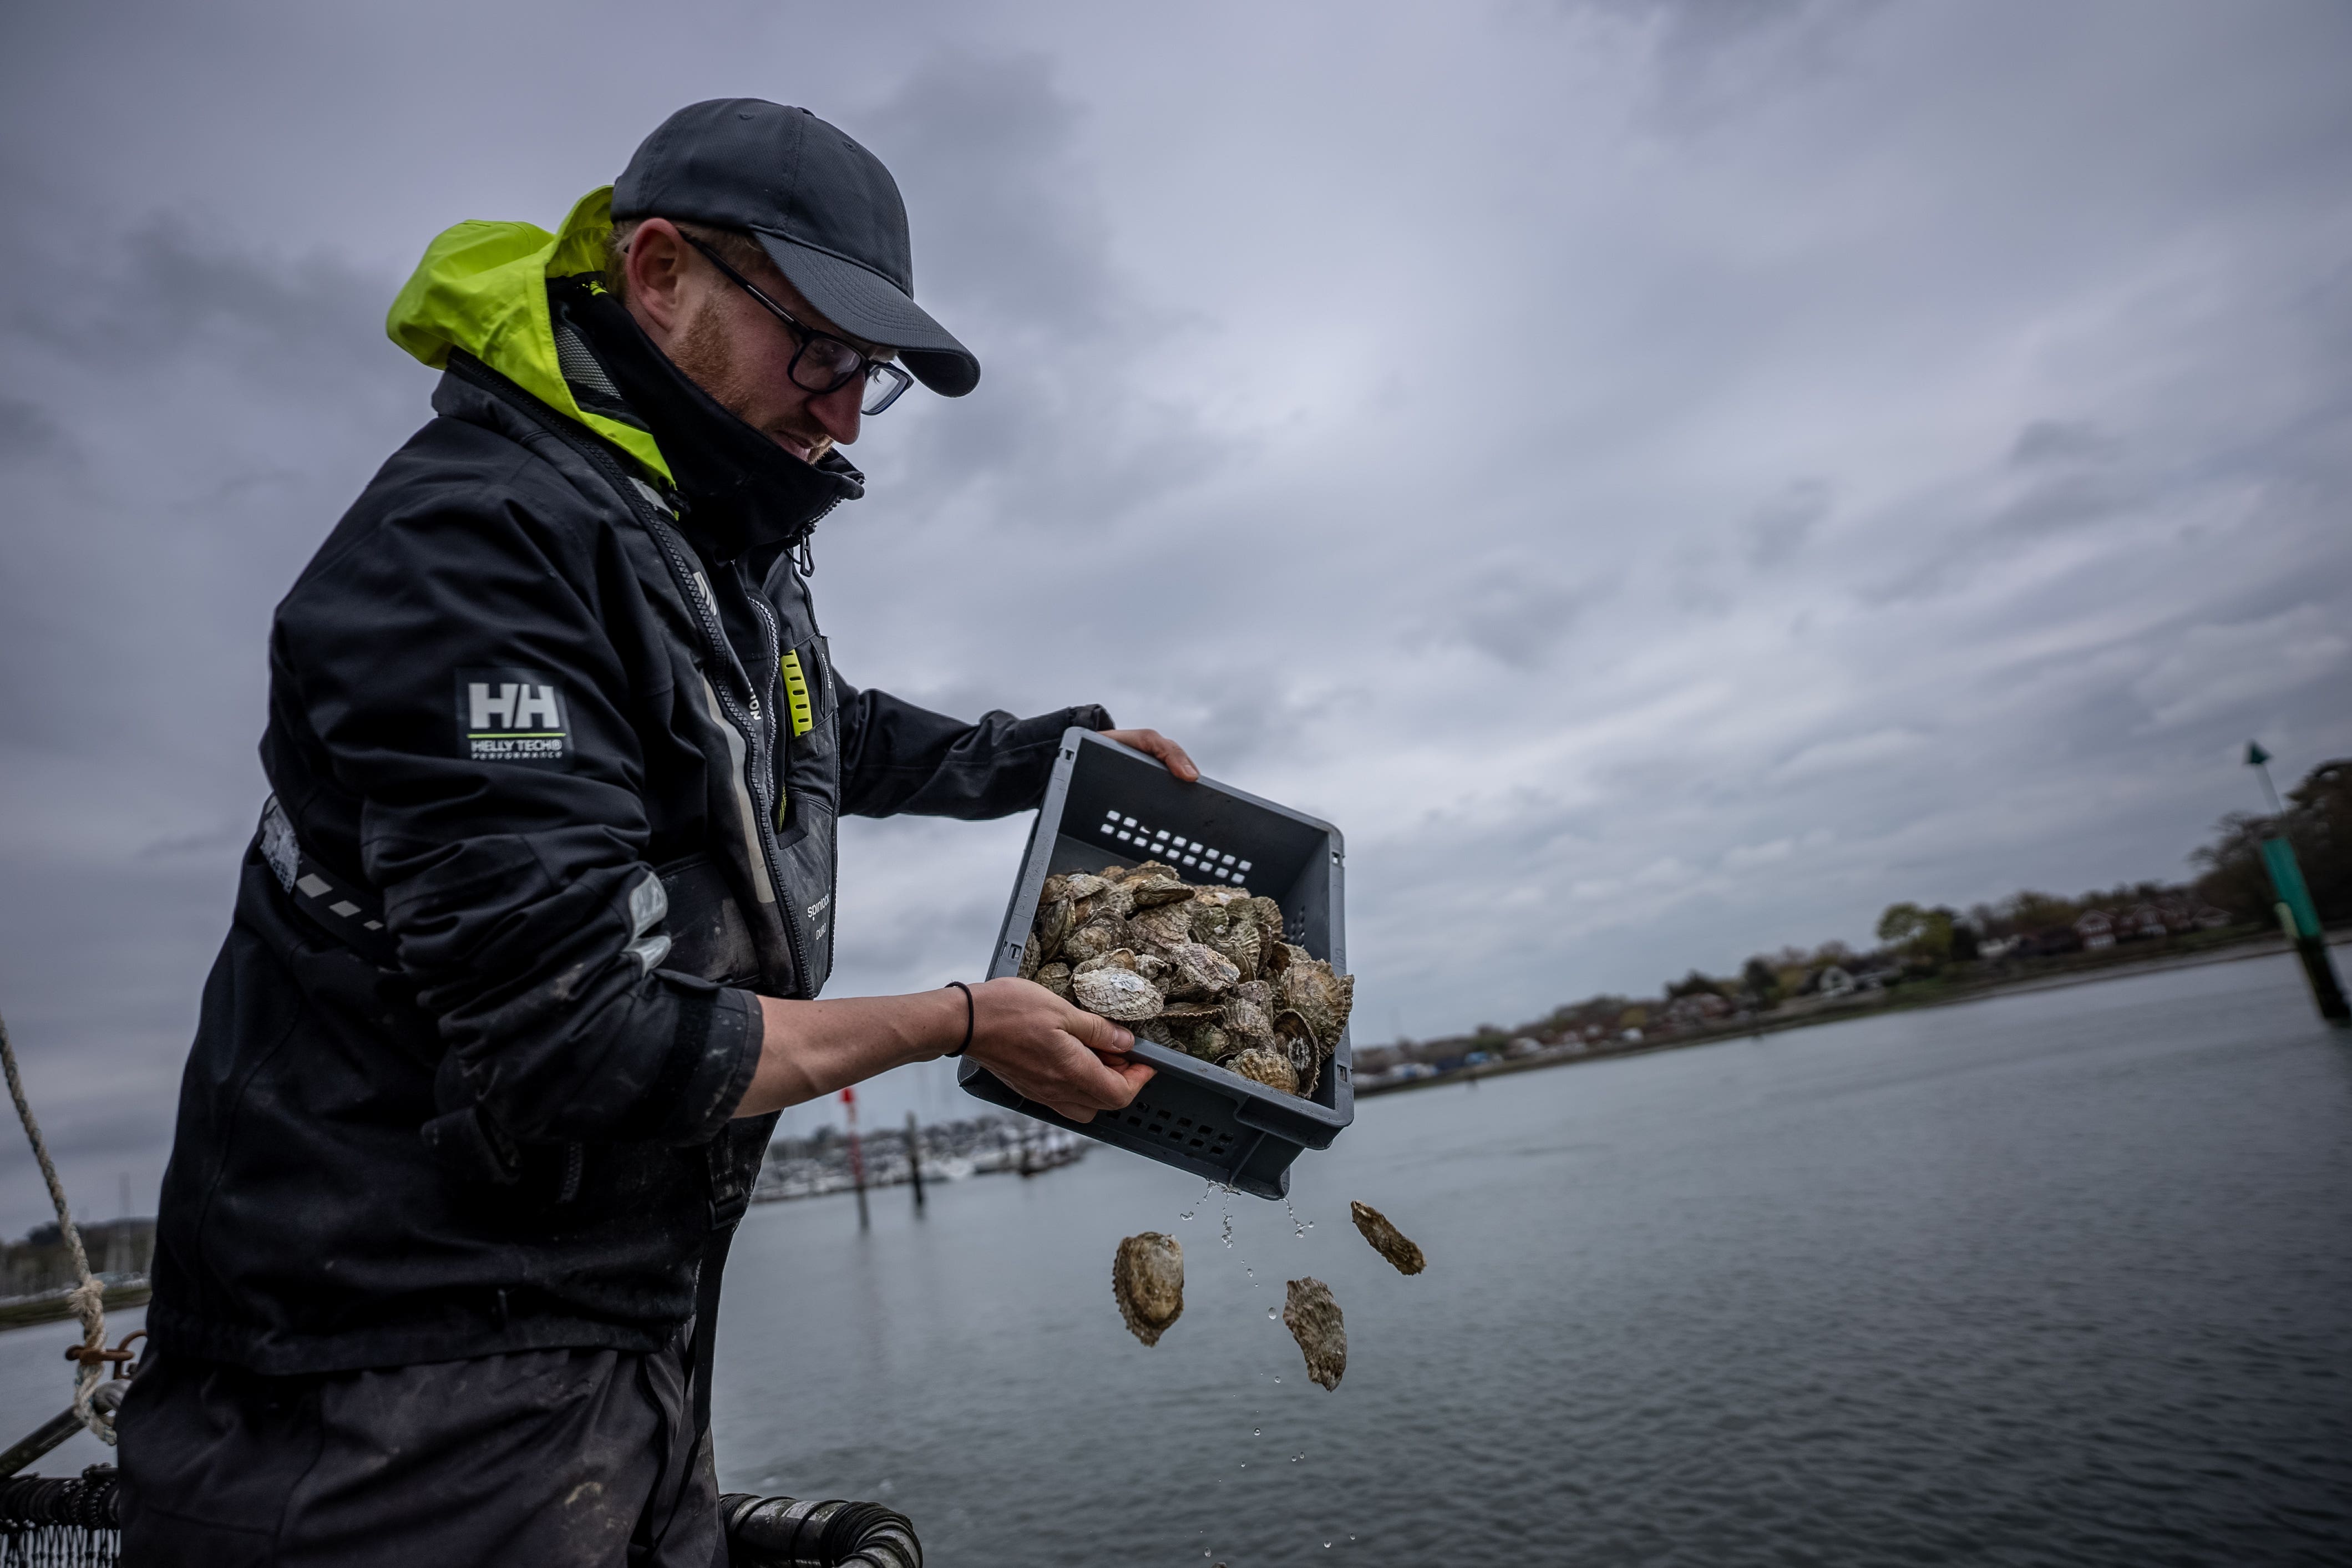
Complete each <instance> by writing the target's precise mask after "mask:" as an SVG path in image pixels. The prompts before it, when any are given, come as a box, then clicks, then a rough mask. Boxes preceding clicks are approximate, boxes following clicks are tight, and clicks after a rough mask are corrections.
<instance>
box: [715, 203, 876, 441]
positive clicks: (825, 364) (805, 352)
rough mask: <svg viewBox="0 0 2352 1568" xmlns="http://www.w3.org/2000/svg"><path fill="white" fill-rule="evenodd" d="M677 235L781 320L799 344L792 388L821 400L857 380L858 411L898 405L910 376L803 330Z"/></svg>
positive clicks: (776, 306)
mask: <svg viewBox="0 0 2352 1568" xmlns="http://www.w3.org/2000/svg"><path fill="white" fill-rule="evenodd" d="M680 233H681V235H682V236H683V237H684V239H685V240H686V243H687V244H688V245H690V246H693V247H694V248H695V249H697V250H698V251H700V252H701V253H702V256H703V259H704V260H706V261H708V262H709V263H710V265H711V266H713V267H717V268H718V269H719V271H720V272H722V273H724V274H726V276H727V278H728V280H729V281H730V282H731V283H733V284H734V285H735V287H738V288H740V289H741V290H742V291H743V292H744V293H746V294H748V295H750V296H751V298H754V299H756V300H758V301H759V302H760V303H761V304H762V305H764V306H766V307H767V308H768V313H769V314H770V315H772V316H773V317H774V318H775V319H777V320H779V321H782V323H783V324H784V326H785V328H786V329H787V330H789V331H790V332H791V333H792V335H793V342H795V343H798V344H799V345H800V350H799V351H798V352H796V353H794V354H793V362H792V364H791V366H790V367H789V369H787V371H785V373H786V374H787V375H789V376H791V377H792V378H793V385H794V386H796V387H799V388H800V389H802V390H803V392H815V393H817V394H818V395H820V396H822V395H823V394H824V393H826V392H839V391H840V390H841V389H842V388H843V387H845V386H847V385H848V384H849V383H850V382H854V381H857V380H860V379H861V378H862V379H863V380H864V381H865V382H866V395H865V397H864V398H862V399H860V400H859V402H858V404H857V408H858V412H859V413H881V412H882V411H883V410H884V409H886V408H888V407H889V406H890V405H891V404H892V403H894V402H898V394H899V393H901V392H905V391H906V390H907V389H908V387H910V386H913V385H914V384H915V378H914V377H912V376H910V375H908V373H907V372H906V371H905V370H904V369H902V368H901V367H899V366H898V365H894V364H892V363H890V362H889V361H887V360H877V359H875V358H873V357H872V356H871V355H868V354H866V353H865V352H864V351H863V350H859V349H858V348H857V347H856V345H855V344H852V343H845V342H843V341H842V340H840V339H838V338H836V337H834V336H833V335H832V334H831V333H828V332H819V331H816V330H814V329H811V328H807V327H803V326H802V325H801V324H800V323H799V322H798V321H795V320H793V315H792V312H791V311H789V310H787V309H785V308H783V307H782V306H781V305H779V304H777V303H776V302H775V301H774V300H772V299H771V298H768V297H767V296H766V295H765V294H762V293H761V292H760V290H759V289H758V288H757V287H754V286H753V285H752V283H751V279H750V278H748V277H744V276H743V275H742V274H741V273H740V272H738V271H736V270H735V269H734V268H733V267H730V266H728V265H727V264H726V263H725V262H724V261H721V260H720V259H719V253H718V252H717V251H715V250H713V249H711V248H710V247H709V246H707V245H705V244H703V243H702V242H701V241H700V240H698V239H697V238H695V237H694V236H693V235H690V234H684V231H680Z"/></svg>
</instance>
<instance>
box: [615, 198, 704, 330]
mask: <svg viewBox="0 0 2352 1568" xmlns="http://www.w3.org/2000/svg"><path fill="white" fill-rule="evenodd" d="M690 253H691V247H689V246H688V245H687V243H686V236H685V235H681V234H679V233H678V232H677V225H676V224H673V223H671V222H670V221H669V220H668V219H667V218H647V219H646V220H645V221H644V222H643V223H640V224H639V225H637V230H636V233H635V234H634V235H630V236H629V251H628V256H627V258H626V261H625V267H626V269H627V272H628V275H629V314H630V315H632V316H634V317H635V318H636V319H637V325H638V326H640V327H643V328H644V329H646V337H648V338H651V339H652V340H654V341H655V342H656V344H659V345H661V346H662V347H663V348H665V349H667V347H668V344H669V340H670V338H671V336H672V334H674V333H675V332H676V331H677V328H678V324H679V322H680V320H681V319H683V318H684V316H685V314H686V299H685V292H686V287H687V257H688V255H689V254H690Z"/></svg>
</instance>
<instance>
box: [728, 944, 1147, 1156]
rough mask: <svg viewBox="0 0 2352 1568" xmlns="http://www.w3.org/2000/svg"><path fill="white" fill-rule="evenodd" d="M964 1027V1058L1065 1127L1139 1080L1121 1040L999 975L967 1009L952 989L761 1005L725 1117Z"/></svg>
mask: <svg viewBox="0 0 2352 1568" xmlns="http://www.w3.org/2000/svg"><path fill="white" fill-rule="evenodd" d="M967 1006H969V1007H970V1008H971V1012H970V1013H968V1014H967V1013H966V1012H965V1011H964V1009H965V1008H966V1007H967ZM967 1028H969V1030H971V1061H973V1062H975V1063H976V1064H978V1065H980V1066H982V1067H984V1068H986V1069H988V1071H990V1072H992V1073H994V1074H995V1075H996V1077H997V1078H998V1079H999V1080H1001V1081H1002V1082H1003V1083H1004V1084H1005V1086H1006V1087H1008V1088H1010V1089H1012V1090H1013V1091H1014V1092H1017V1093H1019V1094H1020V1095H1022V1096H1023V1097H1024V1098H1025V1099H1030V1100H1034V1101H1035V1102H1036V1103H1039V1104H1040V1105H1044V1106H1047V1107H1049V1108H1050V1109H1052V1110H1054V1111H1056V1112H1058V1113H1061V1114H1062V1115H1064V1116H1066V1117H1068V1118H1070V1119H1071V1120H1072V1121H1074V1122H1084V1121H1086V1120H1087V1119H1089V1118H1090V1117H1092V1116H1093V1115H1094V1113H1096V1112H1097V1111H1108V1110H1112V1109H1115V1108H1116V1107H1118V1106H1121V1105H1125V1104H1127V1103H1129V1102H1130V1101H1132V1100H1133V1099H1134V1098H1135V1092H1136V1091H1137V1090H1138V1089H1140V1088H1142V1087H1143V1085H1144V1084H1145V1082H1148V1081H1149V1080H1150V1077H1151V1068H1150V1065H1149V1064H1147V1063H1145V1062H1141V1061H1135V1060H1133V1059H1132V1058H1131V1057H1130V1056H1129V1051H1131V1050H1132V1049H1133V1048H1134V1045H1135V1037H1134V1036H1133V1035H1131V1034H1129V1033H1128V1031H1127V1030H1123V1029H1121V1028H1119V1027H1118V1025H1117V1024H1115V1023H1113V1022H1111V1021H1110V1019H1106V1018H1097V1017H1096V1016H1095V1015H1094V1014H1093V1013H1089V1012H1081V1011H1079V1010H1078V1009H1076V1008H1074V1007H1072V1006H1071V1005H1070V1004H1069V1003H1068V1002H1066V1001H1065V1000H1064V999H1063V998H1060V997H1057V996H1055V994H1054V993H1053V992H1051V991H1049V990H1047V989H1046V988H1045V987H1043V986H1041V985H1038V984H1036V983H1035V982H1034V981H1030V980H1018V979H1014V978H1013V977H1011V976H1009V975H1007V976H1003V977H999V978H997V979H993V980H982V981H978V982H975V983H974V984H973V986H972V988H971V1000H970V1001H969V1002H968V1003H967V1002H966V1000H965V993H963V992H962V991H960V990H955V989H952V988H945V989H940V990H936V991H925V992H923V993H921V994H920V995H918V996H911V997H860V998H851V999H845V1000H843V1001H837V1002H787V1001H780V1000H778V999H777V998H774V997H761V998H760V1065H759V1067H758V1068H757V1069H756V1070H755V1071H753V1072H752V1074H751V1088H750V1089H748V1090H746V1091H745V1092H744V1094H743V1100H742V1103H740V1104H739V1105H737V1106H736V1107H735V1114H736V1115H738V1116H759V1115H764V1114H765V1113H768V1112H770V1111H781V1110H782V1109H783V1108H784V1107H785V1106H787V1105H797V1104H800V1103H802V1102H803V1101H806V1100H814V1099H817V1098H819V1097H820V1096H823V1095H826V1094H830V1093H832V1092H834V1091H835V1090H836V1089H841V1088H845V1087H846V1086H848V1085H849V1084H852V1083H855V1082H857V1081H858V1080H859V1079H861V1078H870V1077H872V1076H873V1075H874V1074H875V1073H877V1072H887V1071H889V1070H890V1069H891V1068H894V1067H904V1066H905V1065H907V1064H908V1062H910V1061H930V1060H931V1059H932V1058H933V1057H937V1056H944V1055H945V1054H947V1053H948V1052H949V1051H953V1050H955V1049H956V1048H957V1047H958V1046H960V1045H961V1044H962V1043H963V1042H964V1039H965V1030H966V1029H967Z"/></svg>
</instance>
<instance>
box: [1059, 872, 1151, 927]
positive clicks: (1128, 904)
mask: <svg viewBox="0 0 2352 1568" xmlns="http://www.w3.org/2000/svg"><path fill="white" fill-rule="evenodd" d="M1079 883H1087V892H1086V893H1084V894H1081V893H1079V892H1078V885H1079ZM1070 895H1071V897H1072V898H1074V899H1075V900H1076V905H1077V917H1078V918H1079V919H1080V920H1081V921H1086V920H1100V919H1102V918H1104V917H1105V916H1108V917H1109V918H1110V919H1113V920H1124V919H1126V918H1127V917H1128V915H1130V914H1132V913H1134V910H1135V894H1132V893H1130V892H1129V891H1128V884H1127V883H1123V882H1112V881H1109V880H1108V879H1107V878H1104V877H1099V876H1074V877H1072V878H1071V879H1070Z"/></svg>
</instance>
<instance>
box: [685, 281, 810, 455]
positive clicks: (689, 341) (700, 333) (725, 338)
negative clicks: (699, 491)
mask: <svg viewBox="0 0 2352 1568" xmlns="http://www.w3.org/2000/svg"><path fill="white" fill-rule="evenodd" d="M726 314H727V313H726V312H725V311H724V310H722V309H720V308H719V306H718V304H717V302H716V300H715V299H714V298H710V297H709V296H706V297H705V298H704V299H703V300H702V302H701V303H699V304H698V305H697V306H696V307H695V308H694V309H693V311H692V313H691V314H689V315H688V317H687V319H686V325H685V327H684V328H683V329H680V330H679V332H678V334H677V337H676V338H674V339H672V340H671V341H670V345H669V350H668V352H669V358H670V362H671V363H672V364H674V365H676V366H677V368H678V369H679V370H681V371H685V372H686V375H687V377H688V380H690V381H692V382H694V383H695V384H696V385H697V386H698V387H700V388H701V389H702V390H703V391H704V392H709V394H710V397H711V401H712V402H716V403H718V404H719V407H721V408H723V409H725V410H726V411H727V412H728V413H731V414H733V415H734V416H735V417H736V418H738V419H740V420H741V421H742V422H743V423H746V424H748V425H750V426H751V428H752V429H754V430H756V431H758V432H759V433H760V434H762V435H764V436H766V437H768V438H769V439H770V440H771V441H776V442H777V444H779V445H782V444H784V441H782V440H778V438H779V437H782V438H785V440H789V441H790V442H792V443H793V444H799V445H804V446H806V447H807V448H808V458H807V460H808V461H809V462H812V463H814V462H815V461H816V460H817V459H818V458H820V457H822V456H824V454H825V449H826V448H828V447H830V446H831V445H832V444H833V437H832V436H831V435H829V434H826V433H825V430H824V426H823V425H820V424H818V423H817V422H816V420H815V418H814V416H813V415H811V414H810V413H809V412H808V409H807V406H806V404H805V402H803V403H801V404H798V405H795V406H794V407H793V409H792V410H791V411H790V412H789V413H786V414H783V415H781V416H779V417H777V418H775V419H773V420H771V421H767V422H764V423H763V422H762V421H761V420H760V419H759V418H758V417H757V416H756V413H755V411H756V410H757V409H758V408H759V406H760V404H761V402H763V401H765V395H766V394H767V393H768V392H769V391H770V389H769V388H768V387H766V386H765V385H764V384H763V381H762V378H761V377H760V376H758V375H756V374H755V373H753V371H751V368H750V367H749V366H747V365H746V364H745V362H744V361H745V359H746V358H747V356H746V355H745V354H744V353H743V352H742V350H741V348H740V343H739V340H738V339H737V337H736V335H735V334H734V333H733V332H732V331H731V330H730V329H729V326H728V323H727V321H726V319H725V317H726Z"/></svg>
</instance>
